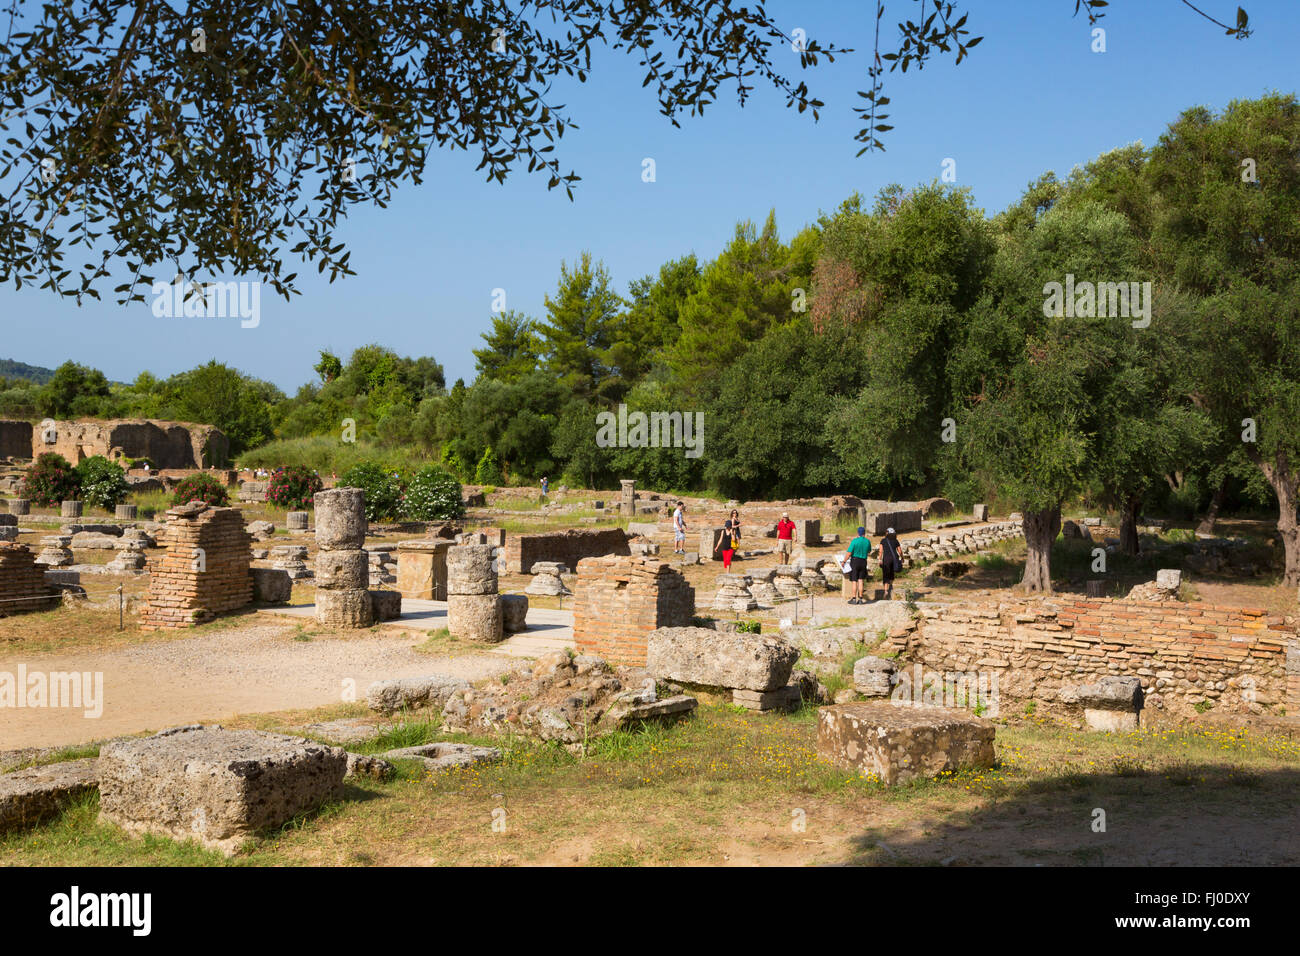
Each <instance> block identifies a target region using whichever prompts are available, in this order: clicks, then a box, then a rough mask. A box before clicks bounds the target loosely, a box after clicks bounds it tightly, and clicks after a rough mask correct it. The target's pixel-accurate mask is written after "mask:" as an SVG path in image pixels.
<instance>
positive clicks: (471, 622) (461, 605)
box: [447, 594, 505, 644]
mask: <svg viewBox="0 0 1300 956" xmlns="http://www.w3.org/2000/svg"><path fill="white" fill-rule="evenodd" d="M447 630H449V631H450V632H451V633H452V634H454V635H455V636H456V637H458V638H460V639H462V640H466V641H476V642H479V643H485V644H495V643H498V642H499V641H502V640H504V639H505V628H504V626H503V623H502V617H501V601H500V599H499V596H498V595H496V594H449V595H448V596H447Z"/></svg>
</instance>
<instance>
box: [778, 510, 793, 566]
mask: <svg viewBox="0 0 1300 956" xmlns="http://www.w3.org/2000/svg"><path fill="white" fill-rule="evenodd" d="M776 547H777V551H778V553H779V554H780V556H781V563H782V564H789V563H790V551H791V550H792V549H793V548H794V522H793V521H791V520H790V513H789V512H788V511H783V512H781V520H780V521H778V522H777V523H776Z"/></svg>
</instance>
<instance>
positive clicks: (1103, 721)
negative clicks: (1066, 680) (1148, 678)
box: [1058, 675, 1143, 732]
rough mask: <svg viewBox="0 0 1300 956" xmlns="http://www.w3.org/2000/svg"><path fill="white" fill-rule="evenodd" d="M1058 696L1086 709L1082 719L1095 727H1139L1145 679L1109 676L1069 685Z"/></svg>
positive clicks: (1120, 729) (1130, 728)
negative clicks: (1090, 681)
mask: <svg viewBox="0 0 1300 956" xmlns="http://www.w3.org/2000/svg"><path fill="white" fill-rule="evenodd" d="M1058 699H1059V700H1060V701H1061V703H1063V704H1076V705H1078V706H1079V707H1082V708H1083V720H1084V723H1085V724H1087V725H1088V727H1090V728H1091V729H1093V730H1109V731H1112V732H1119V731H1128V730H1137V728H1138V723H1139V715H1140V713H1141V711H1142V704H1143V696H1142V679H1141V678H1139V677H1121V676H1118V675H1107V676H1106V677H1103V678H1101V679H1100V680H1098V681H1096V682H1095V683H1092V684H1076V685H1067V686H1065V687H1062V688H1061V691H1060V694H1059V695H1058Z"/></svg>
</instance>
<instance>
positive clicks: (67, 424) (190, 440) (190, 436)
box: [0, 418, 230, 470]
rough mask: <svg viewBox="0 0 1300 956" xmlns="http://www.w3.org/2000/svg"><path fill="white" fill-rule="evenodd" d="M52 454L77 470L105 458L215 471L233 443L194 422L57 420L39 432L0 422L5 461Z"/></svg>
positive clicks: (28, 425) (25, 424) (0, 454)
mask: <svg viewBox="0 0 1300 956" xmlns="http://www.w3.org/2000/svg"><path fill="white" fill-rule="evenodd" d="M47 451H52V452H55V453H57V454H60V455H62V456H63V457H64V458H66V459H68V461H70V462H72V463H73V464H74V465H76V464H80V463H81V462H83V461H85V460H86V459H87V458H90V457H92V456H94V455H103V456H104V457H105V458H108V459H111V460H114V461H117V460H120V459H123V458H147V459H149V461H150V462H152V464H153V468H154V470H161V469H180V468H213V467H221V466H223V465H224V464H225V463H226V461H227V460H228V459H229V457H230V443H229V441H227V439H226V436H225V435H224V434H223V433H222V432H221V430H220V429H217V428H214V427H213V426H211V425H196V424H192V423H190V422H166V421H154V420H152V419H140V418H130V419H112V420H107V421H51V422H48V423H47V424H46V427H44V428H33V427H32V424H31V423H30V422H18V421H7V420H6V421H0V457H2V458H36V457H37V456H39V455H41V454H44V453H45V452H47Z"/></svg>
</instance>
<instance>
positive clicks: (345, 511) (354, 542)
mask: <svg viewBox="0 0 1300 956" xmlns="http://www.w3.org/2000/svg"><path fill="white" fill-rule="evenodd" d="M312 504H313V505H314V506H315V508H316V546H317V547H318V548H321V549H322V550H325V551H349V550H356V549H360V548H361V547H362V546H363V545H364V544H365V542H366V493H365V492H364V491H362V490H361V489H360V488H329V489H327V490H325V491H318V492H316V494H315V496H314V497H313V498H312Z"/></svg>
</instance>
